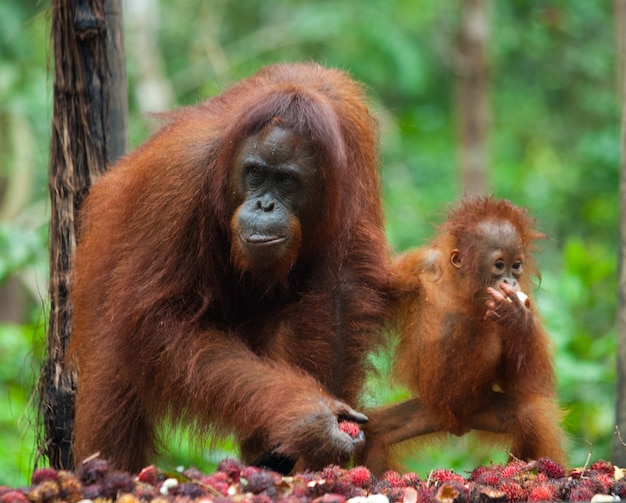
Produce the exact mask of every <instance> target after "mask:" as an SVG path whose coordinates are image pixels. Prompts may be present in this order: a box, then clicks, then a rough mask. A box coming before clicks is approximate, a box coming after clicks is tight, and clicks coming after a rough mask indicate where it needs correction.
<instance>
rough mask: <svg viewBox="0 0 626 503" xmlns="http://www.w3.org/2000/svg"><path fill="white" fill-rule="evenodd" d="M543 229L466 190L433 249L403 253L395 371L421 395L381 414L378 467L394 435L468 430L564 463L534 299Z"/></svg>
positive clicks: (368, 459)
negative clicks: (536, 259) (467, 195)
mask: <svg viewBox="0 0 626 503" xmlns="http://www.w3.org/2000/svg"><path fill="white" fill-rule="evenodd" d="M543 237H544V236H543V235H542V234H541V233H539V232H537V231H536V230H535V226H534V221H533V219H531V218H530V216H529V215H528V213H527V212H526V211H525V210H524V209H522V208H519V207H516V206H514V205H512V204H511V203H510V202H509V201H506V200H500V199H495V198H474V199H466V200H464V201H462V202H461V203H460V204H458V205H457V207H456V208H454V209H453V210H452V211H451V212H450V214H449V216H448V219H447V220H446V221H445V222H444V223H443V225H442V226H441V227H440V228H439V230H438V233H437V236H436V237H435V239H434V240H433V241H432V242H431V243H430V244H429V245H428V246H425V247H423V248H419V249H417V250H413V251H409V252H406V253H405V254H403V255H401V256H399V257H398V258H397V259H396V261H395V263H394V265H393V269H394V274H395V281H396V285H397V291H398V292H399V294H398V295H399V301H398V304H397V306H396V307H395V310H396V323H397V327H398V333H399V336H400V340H399V344H398V347H397V361H396V367H395V371H396V374H397V377H398V379H399V380H400V382H402V383H403V384H405V385H406V386H407V387H408V388H409V389H410V390H411V391H412V393H413V395H414V396H415V397H417V398H416V399H413V400H409V401H407V402H404V403H401V404H396V405H393V406H390V407H388V408H385V409H382V410H378V411H374V412H372V413H371V414H370V419H371V424H368V425H367V427H366V436H367V437H368V445H367V451H366V453H365V454H364V462H365V463H366V464H368V465H369V466H370V467H371V468H372V469H373V470H374V471H381V470H384V469H385V468H386V467H387V466H388V463H389V459H388V452H387V449H388V448H389V447H390V446H391V445H392V444H394V443H398V442H401V441H403V440H407V439H409V438H411V437H414V436H416V435H422V434H427V433H435V432H448V433H453V434H455V435H463V434H465V433H466V432H468V431H469V430H482V431H487V432H492V433H506V434H509V435H510V437H511V438H510V440H511V446H510V451H509V452H510V453H511V455H512V456H514V457H516V458H520V459H534V458H538V457H541V456H548V457H551V458H553V459H554V460H556V461H558V462H564V461H565V454H564V450H563V444H564V440H565V437H564V434H563V432H562V430H561V427H560V425H559V422H560V419H561V412H560V410H559V408H558V406H557V402H556V391H555V375H554V368H553V362H552V356H551V352H550V342H549V339H548V336H547V335H546V333H545V331H544V330H543V328H542V325H541V321H540V319H539V316H538V314H537V312H536V309H535V305H534V303H533V302H532V301H531V299H530V297H529V295H530V293H531V287H532V280H533V278H534V277H536V276H537V271H536V268H535V265H534V262H533V251H534V245H535V242H536V240H538V239H541V238H543ZM491 440H493V437H492V438H491Z"/></svg>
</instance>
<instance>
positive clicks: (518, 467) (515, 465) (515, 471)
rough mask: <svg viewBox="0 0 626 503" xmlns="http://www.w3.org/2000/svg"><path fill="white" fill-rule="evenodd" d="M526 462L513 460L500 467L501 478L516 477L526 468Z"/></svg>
mask: <svg viewBox="0 0 626 503" xmlns="http://www.w3.org/2000/svg"><path fill="white" fill-rule="evenodd" d="M528 468H529V467H528V463H527V462H526V461H521V460H515V461H511V462H510V463H509V464H507V465H506V466H503V467H502V470H501V474H502V478H503V479H510V478H513V477H518V476H519V475H521V474H522V473H524V472H525V471H526V470H527V469H528Z"/></svg>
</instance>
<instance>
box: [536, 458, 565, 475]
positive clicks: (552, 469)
mask: <svg viewBox="0 0 626 503" xmlns="http://www.w3.org/2000/svg"><path fill="white" fill-rule="evenodd" d="M537 471H538V472H539V473H543V474H544V475H545V476H546V477H548V478H550V479H560V478H562V477H565V469H564V468H563V467H562V466H561V465H560V464H558V463H557V462H556V461H554V460H552V459H550V458H546V457H543V458H539V459H538V460H537Z"/></svg>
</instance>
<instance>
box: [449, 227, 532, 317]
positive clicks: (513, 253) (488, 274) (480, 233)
mask: <svg viewBox="0 0 626 503" xmlns="http://www.w3.org/2000/svg"><path fill="white" fill-rule="evenodd" d="M473 239H474V240H475V241H477V242H478V246H477V247H476V250H475V251H474V253H476V254H477V255H478V264H477V265H478V269H477V271H476V273H475V276H474V275H473V276H472V278H470V279H472V280H473V279H474V278H476V279H477V280H479V281H476V284H477V285H483V286H481V288H480V289H479V291H477V292H476V295H475V299H476V301H477V302H479V304H481V305H482V304H483V302H485V301H486V302H487V307H488V308H489V309H490V310H491V309H493V307H494V306H496V305H498V304H500V303H501V302H504V301H507V302H511V303H513V304H515V305H516V306H518V307H521V306H523V305H524V302H522V301H520V300H519V298H518V296H517V292H519V291H520V286H519V280H520V278H521V277H522V274H523V271H524V253H523V252H524V246H523V243H522V240H521V237H520V235H519V233H518V231H517V229H516V228H515V227H514V226H513V225H512V224H511V223H510V222H508V221H506V220H495V219H494V220H485V221H483V222H481V223H480V224H479V225H478V227H477V229H476V235H475V236H474V237H473ZM450 260H451V262H452V265H454V266H455V267H457V268H459V269H460V268H461V262H460V259H459V251H458V250H453V252H452V255H451V257H450Z"/></svg>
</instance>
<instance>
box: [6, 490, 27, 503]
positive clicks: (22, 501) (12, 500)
mask: <svg viewBox="0 0 626 503" xmlns="http://www.w3.org/2000/svg"><path fill="white" fill-rule="evenodd" d="M0 503H30V502H29V501H28V498H27V497H26V496H25V495H24V494H23V493H22V492H20V491H17V490H15V491H8V492H6V493H4V494H3V495H2V496H0Z"/></svg>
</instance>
